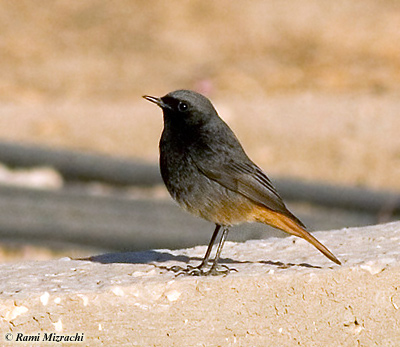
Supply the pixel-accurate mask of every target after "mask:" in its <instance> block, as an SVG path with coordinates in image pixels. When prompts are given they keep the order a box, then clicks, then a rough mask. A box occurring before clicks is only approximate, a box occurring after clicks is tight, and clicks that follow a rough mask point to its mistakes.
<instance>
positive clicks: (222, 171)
mask: <svg viewBox="0 0 400 347" xmlns="http://www.w3.org/2000/svg"><path fill="white" fill-rule="evenodd" d="M207 164H208V165H201V162H200V163H199V162H197V163H196V165H197V167H198V169H199V170H200V171H201V172H202V173H203V174H204V175H206V176H207V177H208V178H209V179H211V180H213V181H216V182H218V183H219V184H221V185H222V186H224V187H225V188H227V189H230V190H232V191H235V192H237V193H240V194H242V195H243V196H245V197H247V198H248V199H250V200H252V201H254V202H256V203H258V204H260V205H262V206H265V207H266V208H268V209H270V210H273V211H275V212H279V213H282V214H284V215H286V216H288V217H290V218H291V219H293V220H294V221H296V222H297V223H298V224H300V225H301V226H302V227H304V224H303V223H302V222H301V221H300V220H299V219H298V218H297V217H295V216H294V215H293V214H292V213H291V212H290V211H289V210H288V209H287V208H286V206H285V204H284V202H283V201H282V198H281V197H280V196H279V194H278V192H277V191H276V190H275V188H274V187H273V185H272V183H271V181H270V180H269V178H268V177H267V176H266V175H265V173H264V172H263V171H262V170H261V169H260V168H259V167H258V166H257V165H255V164H254V163H253V162H251V161H250V160H249V162H244V163H243V162H240V163H238V162H234V161H230V162H228V163H224V164H222V165H219V166H218V167H216V166H215V165H209V164H210V163H209V162H208V163H207Z"/></svg>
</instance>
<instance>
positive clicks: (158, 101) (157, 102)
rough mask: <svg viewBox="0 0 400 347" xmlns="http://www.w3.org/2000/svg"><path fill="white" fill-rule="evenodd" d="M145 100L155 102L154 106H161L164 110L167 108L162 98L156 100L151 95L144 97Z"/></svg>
mask: <svg viewBox="0 0 400 347" xmlns="http://www.w3.org/2000/svg"><path fill="white" fill-rule="evenodd" d="M143 98H145V99H146V100H148V101H150V102H153V103H154V104H156V105H158V106H160V107H161V108H164V107H165V106H166V105H165V103H164V102H163V101H162V100H161V98H156V97H155V96H150V95H143Z"/></svg>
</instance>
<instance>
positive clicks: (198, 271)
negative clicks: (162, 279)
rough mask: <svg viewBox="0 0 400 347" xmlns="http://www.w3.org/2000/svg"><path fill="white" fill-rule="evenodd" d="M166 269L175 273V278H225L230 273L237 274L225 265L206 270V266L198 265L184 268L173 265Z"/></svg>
mask: <svg viewBox="0 0 400 347" xmlns="http://www.w3.org/2000/svg"><path fill="white" fill-rule="evenodd" d="M166 269H167V270H168V271H172V272H175V273H176V276H180V275H183V276H221V275H222V276H227V275H228V274H229V273H230V272H231V271H235V272H237V270H236V269H231V268H229V267H228V266H226V265H216V266H214V265H213V266H211V268H209V269H207V266H205V265H204V264H200V265H199V266H191V265H188V266H187V267H186V268H184V267H181V266H177V265H175V266H171V267H169V268H166Z"/></svg>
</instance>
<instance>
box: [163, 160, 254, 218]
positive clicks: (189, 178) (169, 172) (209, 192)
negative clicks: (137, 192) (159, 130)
mask: <svg viewBox="0 0 400 347" xmlns="http://www.w3.org/2000/svg"><path fill="white" fill-rule="evenodd" d="M171 168H173V169H171ZM161 175H162V177H163V180H164V183H165V185H166V187H167V189H168V191H169V193H170V194H171V196H172V198H173V199H174V200H175V201H176V202H177V203H178V204H179V205H180V206H181V207H182V208H183V209H184V210H186V211H188V212H190V213H192V214H194V215H196V216H198V217H202V218H204V219H206V220H208V221H211V222H213V223H216V224H221V225H227V226H228V225H234V224H238V223H241V222H246V221H249V222H250V221H252V220H250V219H251V218H250V216H251V215H252V210H253V208H254V204H253V203H252V202H251V201H250V200H248V199H247V198H245V197H244V196H242V195H241V194H239V193H236V192H233V191H231V190H229V189H227V188H225V187H223V186H222V185H220V184H219V183H217V182H215V181H213V180H210V179H209V178H208V177H206V176H205V175H204V174H203V173H201V172H200V171H198V169H197V167H196V166H195V165H194V164H193V163H190V161H185V160H182V161H181V162H180V163H179V165H177V163H175V164H173V165H166V163H165V162H164V163H163V164H162V165H161Z"/></svg>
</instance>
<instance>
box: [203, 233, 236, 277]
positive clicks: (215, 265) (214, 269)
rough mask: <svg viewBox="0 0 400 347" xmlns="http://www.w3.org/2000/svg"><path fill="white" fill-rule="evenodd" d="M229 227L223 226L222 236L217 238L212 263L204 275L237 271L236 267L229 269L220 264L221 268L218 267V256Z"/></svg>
mask: <svg viewBox="0 0 400 347" xmlns="http://www.w3.org/2000/svg"><path fill="white" fill-rule="evenodd" d="M228 232H229V228H228V227H224V229H223V230H222V236H221V239H220V240H219V244H218V247H217V252H216V253H215V258H214V261H213V264H212V266H211V268H210V270H209V271H207V273H206V275H212V276H218V275H227V274H229V272H231V271H237V270H236V269H230V268H229V267H227V266H226V265H221V266H220V267H222V268H223V269H218V260H219V257H220V256H221V252H222V248H223V247H224V244H225V240H226V237H227V236H228Z"/></svg>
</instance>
